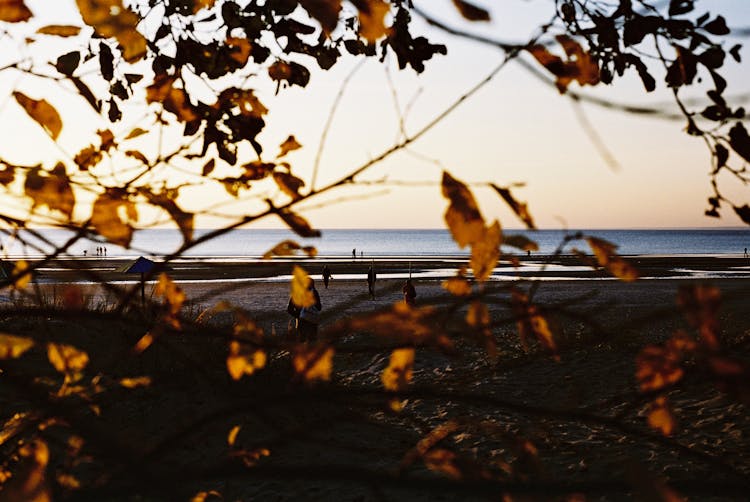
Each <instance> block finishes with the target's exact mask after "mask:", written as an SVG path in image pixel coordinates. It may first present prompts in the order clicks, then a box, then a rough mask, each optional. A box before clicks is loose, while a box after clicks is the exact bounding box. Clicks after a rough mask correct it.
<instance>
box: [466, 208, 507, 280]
mask: <svg viewBox="0 0 750 502" xmlns="http://www.w3.org/2000/svg"><path fill="white" fill-rule="evenodd" d="M482 233H483V235H482V238H481V239H480V240H478V241H476V242H474V243H472V245H471V258H470V260H469V263H470V264H471V269H472V271H473V272H474V278H475V279H476V280H477V281H479V282H484V281H486V280H487V279H489V277H490V276H491V275H492V271H493V270H494V269H495V266H496V265H497V261H498V260H499V259H500V242H501V241H502V231H501V230H500V222H498V221H497V220H495V222H494V223H493V224H492V225H491V226H489V227H487V228H485V229H484V230H483V232H482Z"/></svg>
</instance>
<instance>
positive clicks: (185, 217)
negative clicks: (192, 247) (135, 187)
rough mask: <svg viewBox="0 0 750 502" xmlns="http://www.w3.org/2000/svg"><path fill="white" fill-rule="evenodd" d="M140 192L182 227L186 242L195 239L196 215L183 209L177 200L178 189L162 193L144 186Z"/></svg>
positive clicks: (181, 230)
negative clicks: (194, 225)
mask: <svg viewBox="0 0 750 502" xmlns="http://www.w3.org/2000/svg"><path fill="white" fill-rule="evenodd" d="M140 193H141V194H143V195H144V196H145V197H146V199H148V201H149V202H150V203H151V204H153V205H154V206H158V207H161V208H162V209H164V210H165V211H166V212H167V213H168V214H169V216H170V217H171V218H172V220H173V221H174V222H175V223H176V224H177V227H178V228H179V229H180V233H181V234H182V238H183V239H184V240H185V242H190V241H191V240H193V224H194V220H195V215H194V214H193V213H189V212H187V211H183V210H182V209H181V208H180V207H179V206H178V205H177V202H175V199H177V197H178V193H177V190H165V191H163V192H160V193H154V192H152V191H151V190H150V189H148V188H142V189H141V190H140Z"/></svg>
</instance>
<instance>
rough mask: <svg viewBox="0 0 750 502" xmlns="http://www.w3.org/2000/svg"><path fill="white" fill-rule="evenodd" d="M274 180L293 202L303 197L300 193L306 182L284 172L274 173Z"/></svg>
mask: <svg viewBox="0 0 750 502" xmlns="http://www.w3.org/2000/svg"><path fill="white" fill-rule="evenodd" d="M273 180H274V181H275V182H276V184H277V185H278V186H279V188H280V189H281V191H282V192H284V193H285V194H287V195H288V196H289V197H291V198H292V199H293V200H297V199H299V198H300V197H302V196H301V195H300V193H299V190H300V188H302V187H303V186H305V182H304V181H303V180H302V179H300V178H298V177H296V176H294V175H293V174H290V173H285V172H283V171H274V173H273Z"/></svg>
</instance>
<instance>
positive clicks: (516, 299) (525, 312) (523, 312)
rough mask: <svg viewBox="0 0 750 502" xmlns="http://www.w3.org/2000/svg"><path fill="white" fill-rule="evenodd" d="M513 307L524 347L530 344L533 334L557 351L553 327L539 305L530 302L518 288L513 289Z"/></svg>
mask: <svg viewBox="0 0 750 502" xmlns="http://www.w3.org/2000/svg"><path fill="white" fill-rule="evenodd" d="M511 307H512V309H513V314H514V315H515V316H516V327H517V329H518V334H519V336H520V337H521V343H522V345H523V346H524V348H526V347H527V346H528V339H529V338H530V337H531V336H533V337H534V338H536V339H537V340H538V341H539V342H540V343H541V344H542V346H543V347H545V348H547V349H548V350H550V351H551V352H553V353H554V352H556V350H557V344H556V343H555V337H554V334H553V332H552V328H551V327H550V325H549V322H547V319H546V318H545V317H544V316H543V315H542V313H541V312H540V311H539V307H537V306H536V305H534V304H532V303H530V302H529V298H528V296H527V295H526V294H525V293H523V292H522V291H520V290H518V289H513V290H512V291H511Z"/></svg>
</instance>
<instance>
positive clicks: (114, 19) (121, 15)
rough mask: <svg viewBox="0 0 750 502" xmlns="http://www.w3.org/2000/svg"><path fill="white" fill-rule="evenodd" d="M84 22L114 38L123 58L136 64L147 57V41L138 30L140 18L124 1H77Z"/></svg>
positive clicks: (104, 35)
mask: <svg viewBox="0 0 750 502" xmlns="http://www.w3.org/2000/svg"><path fill="white" fill-rule="evenodd" d="M76 4H78V10H79V11H80V12H81V17H83V21H84V22H85V23H86V24H88V25H89V26H91V27H93V28H94V31H96V33H97V34H98V35H100V36H102V37H104V38H110V37H114V38H116V39H117V42H118V43H119V44H120V46H121V47H122V57H123V58H124V59H125V61H127V62H129V63H134V62H136V61H138V60H139V59H141V58H143V56H145V55H146V39H145V38H144V37H143V35H141V34H140V33H139V32H138V30H137V29H136V28H137V26H138V23H140V18H139V17H138V16H137V15H136V14H135V13H134V12H133V11H131V10H129V9H128V8H127V7H125V6H124V5H123V3H122V0H76Z"/></svg>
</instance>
